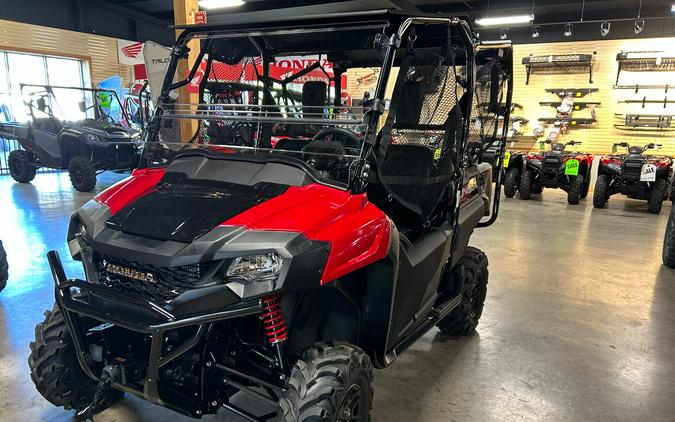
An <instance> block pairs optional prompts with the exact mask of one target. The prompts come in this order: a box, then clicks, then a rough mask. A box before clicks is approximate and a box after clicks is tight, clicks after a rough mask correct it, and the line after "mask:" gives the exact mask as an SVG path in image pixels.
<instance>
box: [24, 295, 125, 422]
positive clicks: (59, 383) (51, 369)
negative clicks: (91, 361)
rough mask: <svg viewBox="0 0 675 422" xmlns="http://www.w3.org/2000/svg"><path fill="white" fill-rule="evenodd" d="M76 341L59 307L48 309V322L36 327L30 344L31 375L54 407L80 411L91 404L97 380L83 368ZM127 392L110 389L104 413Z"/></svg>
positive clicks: (107, 393)
mask: <svg viewBox="0 0 675 422" xmlns="http://www.w3.org/2000/svg"><path fill="white" fill-rule="evenodd" d="M75 353H76V352H75V346H74V345H73V340H72V338H71V336H70V332H69V331H68V327H67V326H66V322H65V320H64V319H63V314H61V310H60V309H59V308H58V306H56V305H55V306H54V309H53V310H52V311H46V312H45V320H44V322H42V323H40V324H38V325H37V326H35V341H34V342H31V343H30V355H29V356H28V366H29V367H30V377H31V379H32V380H33V383H34V384H35V387H36V388H37V390H38V391H39V392H40V394H41V395H42V397H44V398H45V399H47V400H48V401H49V402H50V403H52V404H53V405H54V406H62V407H63V408H65V409H66V410H71V409H74V410H76V411H80V410H82V409H84V408H86V407H87V406H89V404H90V403H91V400H92V399H93V398H94V393H95V392H96V389H97V383H96V382H94V381H93V380H91V379H90V378H89V377H88V376H87V375H86V374H85V373H84V371H83V370H82V368H80V364H79V362H78V361H77V356H76V355H75ZM122 395H123V393H122V392H120V391H117V390H114V389H108V390H107V391H106V392H104V394H103V396H102V398H101V402H100V403H101V404H100V406H98V407H97V408H96V409H94V412H100V411H102V410H104V409H106V408H107V407H109V406H110V405H112V404H113V403H114V402H116V401H117V400H119V399H120V398H121V397H122Z"/></svg>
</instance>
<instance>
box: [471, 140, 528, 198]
mask: <svg viewBox="0 0 675 422" xmlns="http://www.w3.org/2000/svg"><path fill="white" fill-rule="evenodd" d="M525 157H526V153H525V152H523V151H508V150H507V151H505V152H504V158H503V160H501V161H500V159H499V146H492V147H490V148H488V149H487V150H486V151H485V152H484V153H483V157H482V162H484V163H489V164H490V165H491V166H492V179H493V180H492V181H493V182H495V181H497V177H498V176H499V173H500V171H502V170H503V171H504V196H506V197H507V198H513V197H514V196H516V193H517V192H518V188H519V187H520V175H521V174H522V172H523V169H524V165H525Z"/></svg>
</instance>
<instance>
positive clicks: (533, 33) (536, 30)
mask: <svg viewBox="0 0 675 422" xmlns="http://www.w3.org/2000/svg"><path fill="white" fill-rule="evenodd" d="M530 37H532V38H539V25H537V26H533V27H532V30H531V31H530Z"/></svg>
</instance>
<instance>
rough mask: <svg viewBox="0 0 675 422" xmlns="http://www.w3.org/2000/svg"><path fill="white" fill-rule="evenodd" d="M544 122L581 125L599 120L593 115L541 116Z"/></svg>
mask: <svg viewBox="0 0 675 422" xmlns="http://www.w3.org/2000/svg"><path fill="white" fill-rule="evenodd" d="M537 120H539V121H540V122H542V123H553V124H563V123H566V124H567V126H580V125H590V124H593V123H595V122H597V119H595V118H593V117H580V118H576V117H572V118H564V117H563V118H558V117H540V118H539V119H537Z"/></svg>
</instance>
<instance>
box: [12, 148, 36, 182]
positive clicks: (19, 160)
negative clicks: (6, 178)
mask: <svg viewBox="0 0 675 422" xmlns="http://www.w3.org/2000/svg"><path fill="white" fill-rule="evenodd" d="M7 166H8V167H9V175H10V176H12V179H14V180H16V181H17V182H19V183H30V182H31V181H32V180H33V179H35V174H36V173H37V167H35V166H34V165H32V164H31V163H29V162H28V153H27V152H26V151H24V150H21V149H17V150H14V151H12V152H10V153H9V157H7Z"/></svg>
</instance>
